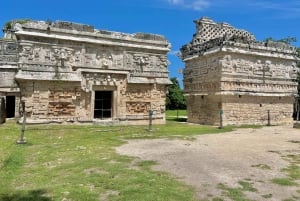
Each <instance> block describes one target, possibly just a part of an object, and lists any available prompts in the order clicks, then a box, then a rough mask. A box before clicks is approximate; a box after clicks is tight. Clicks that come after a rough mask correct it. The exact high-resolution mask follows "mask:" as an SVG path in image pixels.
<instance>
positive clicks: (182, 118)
mask: <svg viewBox="0 0 300 201" xmlns="http://www.w3.org/2000/svg"><path fill="white" fill-rule="evenodd" d="M167 120H168V121H176V122H187V118H184V117H178V118H177V117H167Z"/></svg>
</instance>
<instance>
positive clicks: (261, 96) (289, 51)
mask: <svg viewBox="0 0 300 201" xmlns="http://www.w3.org/2000/svg"><path fill="white" fill-rule="evenodd" d="M194 22H195V24H196V33H195V34H194V35H193V39H192V41H191V42H189V43H188V44H186V45H184V46H183V47H182V48H181V58H182V60H183V61H184V62H185V68H184V72H183V73H184V81H183V82H184V93H185V96H186V98H187V110H188V122H193V123H200V124H211V125H220V123H221V121H223V124H224V125H233V124H235V125H239V124H260V125H263V124H267V123H268V120H269V121H270V123H271V124H289V123H292V113H293V103H294V96H295V94H296V93H297V82H295V79H296V76H297V67H296V62H297V60H298V58H297V57H296V48H295V47H292V46H290V45H288V44H286V43H283V42H275V41H271V40H269V41H265V42H258V41H256V39H255V37H254V35H253V34H251V33H249V32H247V31H244V30H240V29H236V28H234V27H232V26H231V25H229V24H227V23H216V22H214V21H213V20H211V19H209V18H207V17H203V18H201V19H199V20H195V21H194Z"/></svg>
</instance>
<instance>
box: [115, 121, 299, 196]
mask: <svg viewBox="0 0 300 201" xmlns="http://www.w3.org/2000/svg"><path fill="white" fill-rule="evenodd" d="M295 142H300V130H299V129H293V128H291V127H283V126H271V127H263V128H260V129H238V130H236V131H233V132H230V133H222V134H210V135H200V136H198V137H196V140H194V141H184V140H168V139H154V140H130V141H128V143H127V144H125V145H123V146H121V147H118V148H117V149H116V151H117V152H118V153H119V154H123V155H129V156H135V157H139V158H140V159H141V160H155V161H157V162H158V164H159V165H156V166H154V167H153V168H154V169H155V170H159V171H165V172H169V173H171V174H172V175H174V176H175V177H176V178H178V179H179V180H181V181H184V182H186V183H187V184H189V185H192V186H194V187H195V189H196V191H197V195H198V197H199V198H200V199H211V197H222V198H224V199H226V196H225V197H224V194H223V193H222V191H223V190H222V189H220V188H218V185H219V184H224V185H226V186H228V187H232V188H236V187H240V185H239V182H241V181H248V182H250V183H252V184H253V187H254V188H256V189H257V191H256V192H246V193H245V194H246V196H247V198H248V199H251V200H284V199H287V198H292V197H300V194H299V193H298V192H297V190H298V189H299V188H297V187H296V186H281V185H278V184H274V183H272V181H271V180H272V179H274V178H282V177H286V175H285V173H284V172H282V171H281V170H282V168H285V167H287V166H288V165H289V162H288V161H287V160H284V157H283V156H284V154H286V153H292V152H293V153H295V152H296V153H299V152H300V144H299V143H295ZM299 184H300V182H299ZM266 195H268V196H266Z"/></svg>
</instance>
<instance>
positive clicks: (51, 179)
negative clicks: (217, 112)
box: [0, 120, 232, 201]
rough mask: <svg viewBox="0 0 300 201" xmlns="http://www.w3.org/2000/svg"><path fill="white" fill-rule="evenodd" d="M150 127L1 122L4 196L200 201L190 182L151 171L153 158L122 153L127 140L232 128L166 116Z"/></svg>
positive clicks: (16, 200)
mask: <svg viewBox="0 0 300 201" xmlns="http://www.w3.org/2000/svg"><path fill="white" fill-rule="evenodd" d="M147 128H148V127H147V126H114V127H103V126H96V125H35V126H33V125H30V126H27V127H26V132H25V137H26V140H27V144H24V145H17V144H16V143H15V142H16V140H18V138H19V136H20V131H21V126H20V125H17V124H16V123H15V122H14V121H12V120H11V121H8V122H7V123H5V124H3V125H0V181H1V182H0V201H4V200H5V201H10V200H11V201H21V200H22V201H24V200H25V201H26V200H28V201H29V200H30V201H49V200H59V201H61V200H64V201H71V200H72V201H75V200H78V201H84V200H87V201H93V200H104V201H105V200H126V201H128V200H130V201H131V200H138V201H139V200H143V201H147V200H151V201H153V200H155V201H159V200H164V201H167V200H172V201H173V200H174V201H176V200H178V201H179V200H180V201H182V200H184V201H189V200H196V199H195V197H194V195H195V192H194V190H193V188H192V187H190V186H187V185H185V184H182V183H180V182H178V181H176V180H175V179H174V178H172V176H170V175H168V174H167V173H163V172H158V171H153V170H151V168H150V167H151V165H153V164H155V162H154V161H138V160H134V158H132V157H127V156H120V155H118V154H117V153H116V152H115V147H117V146H120V145H122V144H123V143H126V140H127V139H139V138H160V137H168V138H182V139H187V140H189V139H193V136H194V135H198V134H203V133H218V132H225V131H230V130H231V129H232V128H229V127H228V128H225V129H217V128H215V127H210V126H200V125H188V124H182V123H179V122H177V121H168V123H167V124H166V125H153V131H152V132H148V131H147Z"/></svg>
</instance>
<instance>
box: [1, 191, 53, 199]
mask: <svg viewBox="0 0 300 201" xmlns="http://www.w3.org/2000/svg"><path fill="white" fill-rule="evenodd" d="M46 193H47V191H46V190H41V189H39V190H32V191H17V192H12V193H8V194H0V201H51V200H52V199H51V198H49V197H46V196H45V194H46Z"/></svg>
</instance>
